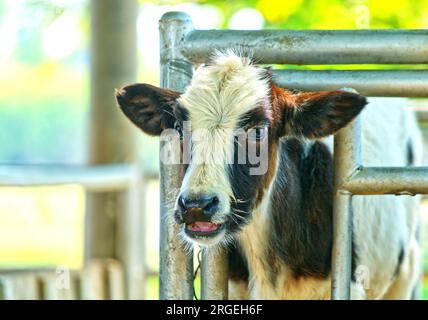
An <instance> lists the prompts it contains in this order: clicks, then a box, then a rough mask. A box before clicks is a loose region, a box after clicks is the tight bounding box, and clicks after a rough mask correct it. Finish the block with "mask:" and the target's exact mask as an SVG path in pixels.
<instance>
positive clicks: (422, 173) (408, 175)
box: [340, 167, 428, 195]
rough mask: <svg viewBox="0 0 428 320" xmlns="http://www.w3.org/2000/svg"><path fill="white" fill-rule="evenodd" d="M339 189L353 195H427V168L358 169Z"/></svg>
mask: <svg viewBox="0 0 428 320" xmlns="http://www.w3.org/2000/svg"><path fill="white" fill-rule="evenodd" d="M340 188H341V189H343V190H346V191H348V192H350V193H352V194H354V195H372V194H396V195H415V194H428V167H390V168H388V167H360V168H358V169H357V170H356V171H355V172H354V173H353V174H352V175H350V178H349V179H348V180H346V181H344V182H343V184H342V185H341V187H340Z"/></svg>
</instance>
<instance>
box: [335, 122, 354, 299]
mask: <svg viewBox="0 0 428 320" xmlns="http://www.w3.org/2000/svg"><path fill="white" fill-rule="evenodd" d="M360 155H361V152H360V119H359V117H358V118H357V119H356V120H354V122H353V123H351V124H350V125H349V126H347V127H346V128H344V129H342V130H340V131H339V132H338V133H337V134H336V136H335V137H334V198H333V249H332V285H331V296H332V299H334V300H347V299H350V288H351V284H350V283H351V272H352V270H351V264H352V207H351V194H350V193H349V192H344V191H343V190H342V189H340V186H341V185H342V184H343V182H344V180H345V179H346V178H347V177H349V175H350V174H351V173H352V172H354V171H355V170H356V168H358V167H359V166H360V163H361V159H360Z"/></svg>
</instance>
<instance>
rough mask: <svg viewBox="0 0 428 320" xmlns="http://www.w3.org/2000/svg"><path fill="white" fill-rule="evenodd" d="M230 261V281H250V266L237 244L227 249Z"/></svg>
mask: <svg viewBox="0 0 428 320" xmlns="http://www.w3.org/2000/svg"><path fill="white" fill-rule="evenodd" d="M227 254H228V261H229V279H231V280H234V281H248V276H249V271H248V264H247V261H246V259H245V258H244V256H243V255H242V254H241V252H240V251H239V249H238V247H237V245H236V243H232V244H230V245H229V246H228V247H227Z"/></svg>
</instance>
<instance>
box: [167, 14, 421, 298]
mask: <svg viewBox="0 0 428 320" xmlns="http://www.w3.org/2000/svg"><path fill="white" fill-rule="evenodd" d="M160 36H161V39H160V41H161V42H160V43H161V56H160V61H161V85H162V87H166V88H169V89H173V90H177V91H183V90H184V88H185V87H186V86H187V84H188V83H189V81H190V79H191V77H192V71H193V66H194V64H197V63H202V62H204V60H206V58H208V57H209V55H210V53H212V52H213V50H214V49H227V48H231V47H236V46H240V47H243V48H248V49H250V50H251V51H253V52H254V54H255V56H257V57H258V58H260V63H261V64H298V65H300V64H306V65H311V64H312V65H315V64H317V65H321V64H428V30H335V31H331V30H262V31H237V30H209V31H205V30H195V29H193V26H192V21H191V19H190V17H189V16H188V15H186V14H185V13H182V12H169V13H166V14H165V15H164V16H163V17H162V18H161V20H160ZM274 76H275V79H276V82H277V84H278V85H280V86H283V87H290V88H295V89H301V90H333V89H338V88H341V87H351V88H353V89H355V90H357V91H358V92H360V93H361V94H363V95H366V96H396V97H428V70H333V71H326V70H323V71H312V70H310V71H309V70H286V71H281V70H274ZM359 136H360V129H359V120H358V119H357V120H355V121H354V122H353V123H352V124H351V125H349V126H348V127H347V128H344V129H342V130H341V131H340V132H339V133H338V134H337V135H336V136H335V141H334V148H335V154H334V168H335V173H334V206H333V224H334V230H333V232H334V240H333V252H332V257H333V261H332V299H349V298H350V281H351V246H352V212H351V210H350V201H351V197H352V195H369V194H396V195H403V194H405V195H408V194H411V195H414V194H421V193H422V194H427V193H428V167H417V168H407V167H403V168H386V167H363V166H362V164H361V160H360V139H359ZM162 146H163V144H162V143H161V148H162ZM178 176H179V175H178V168H177V167H174V166H172V165H164V164H162V163H161V231H160V235H161V244H160V298H161V299H192V297H193V255H189V254H187V253H186V252H185V251H184V249H183V247H182V246H181V244H180V243H181V242H180V240H179V238H178V235H177V232H178V227H175V226H171V225H169V224H167V223H162V222H164V221H165V218H166V217H167V216H168V215H169V213H170V212H171V210H172V209H173V208H172V204H173V203H174V200H175V199H176V197H177V192H178V188H179V186H180V181H178V178H177V177H178ZM209 266H215V268H212V267H211V268H209V269H208V267H209ZM201 278H202V299H226V298H227V261H226V255H225V252H224V251H223V252H216V253H212V252H209V251H208V253H207V254H205V255H204V256H203V257H202V263H201Z"/></svg>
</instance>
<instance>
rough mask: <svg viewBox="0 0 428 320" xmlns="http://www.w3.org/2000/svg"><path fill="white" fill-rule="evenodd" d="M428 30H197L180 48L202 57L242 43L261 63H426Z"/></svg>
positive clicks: (188, 54) (195, 59)
mask: <svg viewBox="0 0 428 320" xmlns="http://www.w3.org/2000/svg"><path fill="white" fill-rule="evenodd" d="M427 38H428V30H405V29H402V30H374V29H371V30H257V31H245V30H195V31H193V32H191V33H190V34H189V35H188V37H187V38H186V41H185V44H184V47H183V51H182V52H183V54H184V55H185V56H186V57H187V58H188V59H189V60H191V61H193V62H195V63H202V62H205V61H206V60H207V58H208V57H209V56H210V55H211V54H212V53H213V52H214V50H216V49H223V50H225V49H230V48H236V47H237V46H239V48H242V49H244V50H249V51H251V52H253V54H254V57H256V58H257V59H258V60H257V61H258V63H261V64H266V63H267V64H270V63H277V64H426V63H428V42H427Z"/></svg>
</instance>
